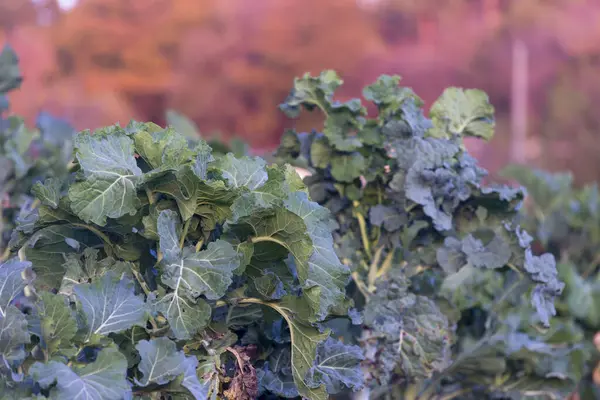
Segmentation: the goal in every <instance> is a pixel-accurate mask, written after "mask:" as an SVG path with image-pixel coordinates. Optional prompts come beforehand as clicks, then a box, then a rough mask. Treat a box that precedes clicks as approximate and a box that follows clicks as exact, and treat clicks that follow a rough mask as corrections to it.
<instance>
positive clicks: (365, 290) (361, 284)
mask: <svg viewBox="0 0 600 400" xmlns="http://www.w3.org/2000/svg"><path fill="white" fill-rule="evenodd" d="M352 279H354V282H355V283H356V287H357V288H358V290H360V292H361V293H362V295H363V296H364V298H365V300H367V301H368V299H369V288H367V286H366V285H365V283H364V282H363V281H362V280H361V279H360V276H359V275H358V272H356V271H354V272H352Z"/></svg>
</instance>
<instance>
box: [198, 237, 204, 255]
mask: <svg viewBox="0 0 600 400" xmlns="http://www.w3.org/2000/svg"><path fill="white" fill-rule="evenodd" d="M203 245H204V239H200V240H198V243H196V253H197V252H199V251H200V249H201V248H202V246H203Z"/></svg>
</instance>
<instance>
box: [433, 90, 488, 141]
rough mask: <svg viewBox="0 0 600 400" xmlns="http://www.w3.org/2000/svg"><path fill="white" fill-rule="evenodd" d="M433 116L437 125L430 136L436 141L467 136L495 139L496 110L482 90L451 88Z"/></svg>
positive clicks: (435, 109)
mask: <svg viewBox="0 0 600 400" xmlns="http://www.w3.org/2000/svg"><path fill="white" fill-rule="evenodd" d="M429 115H430V118H431V121H432V122H433V125H434V127H433V129H432V130H430V131H429V134H430V135H431V136H434V137H438V138H449V137H451V136H452V135H467V136H475V137H479V138H482V139H485V140H490V139H491V138H492V136H493V135H494V107H493V106H492V105H491V104H490V102H489V98H488V96H487V94H485V92H483V91H481V90H477V89H466V90H465V89H460V88H455V87H451V88H447V89H445V90H444V92H443V93H442V95H441V96H440V97H439V98H438V99H437V100H436V101H435V102H434V103H433V105H432V106H431V110H430V112H429Z"/></svg>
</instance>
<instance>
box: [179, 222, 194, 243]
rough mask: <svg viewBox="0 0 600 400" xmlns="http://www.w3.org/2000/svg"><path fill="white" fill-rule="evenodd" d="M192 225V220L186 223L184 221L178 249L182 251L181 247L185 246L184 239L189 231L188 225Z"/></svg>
mask: <svg viewBox="0 0 600 400" xmlns="http://www.w3.org/2000/svg"><path fill="white" fill-rule="evenodd" d="M191 223H192V219H191V218H190V219H188V220H187V221H185V224H184V225H183V231H182V232H181V237H180V238H179V248H180V249H183V245H184V244H185V238H186V236H187V234H188V231H189V230H190V224H191Z"/></svg>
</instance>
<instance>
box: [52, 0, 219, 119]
mask: <svg viewBox="0 0 600 400" xmlns="http://www.w3.org/2000/svg"><path fill="white" fill-rule="evenodd" d="M214 3H215V2H213V1H207V0H193V1H192V0H188V1H184V0H178V1H171V0H85V1H81V2H80V4H79V5H78V6H77V7H75V8H74V9H72V10H71V11H70V12H68V13H65V14H64V15H62V17H61V18H60V19H59V20H58V21H57V22H56V23H55V24H53V26H52V27H51V29H50V34H51V37H52V38H53V40H54V43H55V45H56V54H57V61H58V67H57V78H61V77H68V76H72V75H77V76H80V77H82V78H83V82H84V85H85V88H86V90H88V92H90V93H92V94H94V93H102V92H117V93H120V94H124V95H126V96H128V97H130V101H131V102H132V103H144V105H145V107H150V108H152V107H155V108H156V104H155V103H156V102H157V101H158V103H161V101H162V100H163V99H164V93H165V90H166V87H167V85H168V83H169V82H170V72H171V69H172V68H173V65H174V64H175V63H176V62H177V60H176V57H175V55H176V54H177V53H178V50H179V46H180V43H181V41H182V37H183V35H184V33H185V32H186V31H187V30H189V29H190V28H191V27H197V26H201V24H202V23H203V21H204V20H205V18H206V17H207V16H208V15H210V13H211V12H212V11H211V8H212V7H213V4H214ZM158 107H159V108H163V109H164V104H158ZM161 111H163V110H161ZM155 114H156V112H155ZM159 115H162V112H161V113H159Z"/></svg>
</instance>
